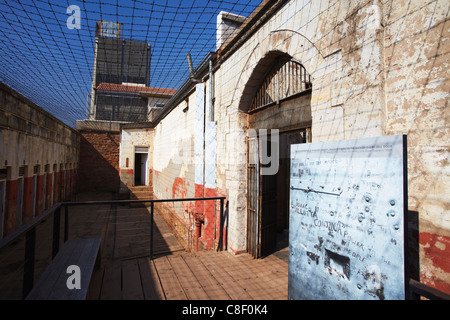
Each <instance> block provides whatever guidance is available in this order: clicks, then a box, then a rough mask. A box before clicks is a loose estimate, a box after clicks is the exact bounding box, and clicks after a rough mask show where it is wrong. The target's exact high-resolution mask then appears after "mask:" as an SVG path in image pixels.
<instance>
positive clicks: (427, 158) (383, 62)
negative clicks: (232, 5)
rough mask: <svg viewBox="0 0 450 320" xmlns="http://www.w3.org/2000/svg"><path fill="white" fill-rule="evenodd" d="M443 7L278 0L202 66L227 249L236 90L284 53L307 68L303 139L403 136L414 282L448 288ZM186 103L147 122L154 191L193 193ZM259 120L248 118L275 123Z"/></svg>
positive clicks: (191, 127) (238, 118)
mask: <svg viewBox="0 0 450 320" xmlns="http://www.w3.org/2000/svg"><path fill="white" fill-rule="evenodd" d="M448 12H449V4H448V1H445V0H435V1H430V2H427V3H424V2H423V1H415V0H410V1H395V2H394V1H377V0H374V1H372V0H369V1H368V0H360V1H337V0H334V1H307V0H304V1H302V0H297V1H289V2H287V3H286V4H285V5H284V6H283V7H282V8H281V9H280V10H279V11H278V12H277V13H276V14H274V15H273V16H272V17H270V18H269V19H268V20H267V21H266V22H265V23H264V24H263V25H262V26H261V27H260V28H259V29H257V30H255V31H254V32H253V33H252V34H250V35H249V36H248V38H246V40H245V41H244V42H243V43H242V44H241V45H240V46H239V47H238V48H237V49H236V50H235V51H233V53H232V54H231V55H230V56H229V57H228V58H226V59H225V60H222V61H220V64H219V65H218V66H217V68H216V69H215V70H214V99H215V101H214V117H215V118H214V122H215V129H214V130H216V139H215V141H214V142H215V144H216V156H215V161H216V166H215V167H216V171H215V181H216V191H217V192H218V193H219V190H220V193H221V194H225V195H226V196H227V200H228V201H229V221H228V248H229V250H230V251H232V252H236V253H238V252H245V251H246V228H247V226H246V224H247V194H246V193H247V170H246V161H247V159H246V157H247V154H246V134H247V133H246V132H247V129H248V128H249V127H250V126H253V125H254V124H252V123H251V122H250V120H251V119H250V117H249V115H248V113H247V112H246V111H247V110H248V107H249V104H250V103H251V100H252V98H253V97H252V96H251V95H249V94H248V93H249V92H251V91H252V90H253V89H254V88H256V87H257V86H258V83H259V81H260V80H261V77H263V76H264V74H265V72H267V71H268V70H267V69H266V68H268V67H270V65H265V64H264V63H261V62H262V61H267V58H268V57H271V55H273V54H283V55H289V56H291V57H292V58H293V59H295V60H296V61H298V62H300V63H302V64H303V65H304V67H305V68H306V71H307V72H308V73H309V74H310V75H311V76H312V86H313V87H312V93H311V96H310V101H309V104H310V108H311V115H312V117H311V123H312V125H311V127H312V141H313V142H320V141H331V140H343V139H355V138H363V137H375V136H383V135H394V134H407V135H408V177H409V207H410V209H411V210H414V211H416V212H418V220H417V221H418V224H417V226H416V230H415V231H417V234H418V237H417V238H416V239H415V242H416V243H418V244H419V249H417V251H418V255H419V257H418V261H419V264H420V270H419V272H420V276H421V281H423V282H424V283H427V284H431V285H434V286H435V287H437V288H438V289H440V290H443V291H445V292H450V286H449V283H450V278H449V277H450V273H449V272H450V268H449V266H450V262H449V257H450V254H449V250H450V220H449V216H450V215H449V214H448V210H449V196H448V195H449V194H450V190H449V183H448V181H449V169H448V168H449V166H448V159H449V141H450V139H449V128H450V126H449V121H448V120H449V114H450V112H449V108H448V98H449V94H448V93H449V89H450V83H449V74H448V70H449V62H448V61H450V59H449V48H450V45H449V36H448V34H449V26H450V24H449V21H448ZM219 59H220V54H219ZM206 91H207V92H206V95H208V90H206ZM195 101H196V98H195V92H193V93H191V94H189V95H188V105H189V110H188V111H187V112H183V109H185V108H186V107H187V106H188V105H187V104H186V102H183V103H180V105H178V106H177V107H176V108H175V109H173V111H171V112H170V113H169V114H168V115H167V116H166V117H165V118H164V119H163V120H162V122H161V123H159V124H158V125H157V126H156V128H155V146H154V148H155V149H154V150H155V157H154V169H155V171H154V182H155V195H156V196H157V197H159V198H171V197H177V196H183V197H187V196H194V195H198V193H197V192H196V187H195V185H196V183H195V181H196V177H197V178H198V175H197V174H198V173H199V172H198V170H200V169H196V167H195V161H194V160H195V159H196V157H199V158H202V157H204V153H203V156H202V155H201V153H195V152H194V150H197V149H196V148H195V144H196V142H198V140H196V139H197V137H196V129H195V128H196V125H197V123H196V121H195V109H194V110H193V108H194V106H195ZM205 101H208V98H205ZM266 114H267V113H266ZM279 114H283V112H280V113H279ZM256 118H258V116H257V117H256ZM300 118H301V117H300ZM300 118H299V120H298V121H302V119H300ZM264 121H265V122H261V123H260V124H259V125H260V126H266V124H267V126H268V127H269V126H270V127H271V128H273V126H276V121H274V123H270V119H269V120H267V119H265V120H264ZM267 121H269V122H267ZM293 121H294V122H295V121H297V120H293ZM291 124H292V123H291ZM203 125H205V124H203ZM197 129H198V128H197ZM213 140H214V139H213ZM185 148H186V149H187V150H189V151H190V153H189V152H188V154H187V153H186V152H184V150H185ZM200 151H201V150H200ZM181 218H182V219H184V220H186V217H181ZM182 219H181V220H182ZM413 240H414V239H413ZM413 242H414V241H413Z"/></svg>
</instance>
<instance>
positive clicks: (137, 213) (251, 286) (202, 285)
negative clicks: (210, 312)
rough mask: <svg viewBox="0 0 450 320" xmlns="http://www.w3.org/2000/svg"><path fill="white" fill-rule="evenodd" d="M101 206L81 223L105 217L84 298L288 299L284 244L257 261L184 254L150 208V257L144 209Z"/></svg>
mask: <svg viewBox="0 0 450 320" xmlns="http://www.w3.org/2000/svg"><path fill="white" fill-rule="evenodd" d="M102 210H104V211H105V212H104V214H100V216H101V218H100V217H99V216H97V217H95V216H92V215H91V217H90V218H85V220H84V221H82V223H81V225H83V224H90V221H89V220H92V219H94V220H95V221H96V222H99V220H101V219H103V220H104V222H106V225H105V226H103V227H102V231H101V232H102V233H103V236H102V239H103V245H102V253H101V255H102V264H101V267H100V269H98V270H96V271H95V272H94V275H93V280H92V282H91V287H90V291H89V299H92V300H98V299H100V300H111V299H114V300H147V299H148V300H236V299H239V300H253V299H257V300H260V299H262V300H285V299H287V292H288V288H287V285H288V284H287V279H288V264H287V262H286V259H284V258H283V257H284V253H285V252H286V251H287V248H284V249H282V250H280V251H278V252H277V253H276V254H274V255H271V256H268V257H266V258H264V259H258V260H256V259H253V258H252V257H250V256H249V255H247V254H242V255H238V256H235V255H233V254H231V253H228V252H215V251H201V252H197V253H188V252H186V251H185V250H184V247H183V246H182V245H181V244H180V243H179V242H178V240H177V239H176V237H175V236H174V235H173V234H172V232H171V230H170V228H169V227H168V226H167V224H166V223H165V222H164V220H163V219H162V218H161V217H160V216H159V214H158V213H157V212H156V211H155V215H154V218H155V225H154V231H155V238H154V253H155V258H154V259H153V260H150V259H149V243H150V240H149V229H150V219H149V212H148V209H146V208H129V207H128V206H127V207H118V208H110V207H103V208H97V209H96V212H97V214H99V212H101V211H102ZM78 216H79V219H82V214H80V213H78ZM79 226H80V223H79V224H78V227H77V228H79ZM82 229H83V228H82Z"/></svg>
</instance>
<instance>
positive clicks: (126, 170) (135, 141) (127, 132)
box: [119, 128, 153, 191]
mask: <svg viewBox="0 0 450 320" xmlns="http://www.w3.org/2000/svg"><path fill="white" fill-rule="evenodd" d="M136 146H138V147H148V150H149V153H148V164H149V166H148V173H147V174H148V177H149V183H148V185H149V186H152V185H153V168H152V165H153V129H152V128H136V129H131V128H130V129H122V132H121V137H120V156H119V173H120V183H121V189H124V191H126V189H129V188H130V187H132V186H134V160H135V159H134V158H135V147H136Z"/></svg>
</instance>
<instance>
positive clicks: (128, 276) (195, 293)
mask: <svg viewBox="0 0 450 320" xmlns="http://www.w3.org/2000/svg"><path fill="white" fill-rule="evenodd" d="M89 299H94V300H97V299H100V300H109V299H115V300H144V299H145V300H285V299H287V265H286V263H284V262H283V261H282V260H280V259H278V258H276V257H272V256H269V257H267V258H265V259H263V260H254V259H253V258H251V257H249V256H248V255H240V256H232V255H231V254H230V253H228V252H221V253H215V252H206V251H205V252H200V253H182V254H175V255H167V256H162V257H158V258H156V259H153V260H150V259H148V258H137V259H129V260H115V261H112V262H110V263H107V264H106V265H104V266H103V267H102V268H101V269H100V270H99V271H97V272H96V274H95V275H94V280H93V284H92V286H91V290H90V295H89Z"/></svg>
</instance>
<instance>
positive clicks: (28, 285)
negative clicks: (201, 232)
mask: <svg viewBox="0 0 450 320" xmlns="http://www.w3.org/2000/svg"><path fill="white" fill-rule="evenodd" d="M210 200H211V201H216V200H220V216H219V219H220V220H219V223H220V233H219V243H218V247H217V251H219V250H220V251H221V250H223V247H224V221H225V219H226V218H227V217H226V213H225V200H226V197H203V198H181V199H149V200H107V201H81V202H60V203H57V204H55V205H54V206H53V207H51V208H49V209H47V210H46V211H44V212H43V213H42V214H40V215H39V216H37V217H35V218H34V219H32V220H30V221H29V222H27V223H26V224H24V225H22V226H21V227H19V228H18V229H17V230H15V231H14V232H13V233H11V234H9V235H8V236H6V237H5V238H3V239H1V240H0V251H1V250H2V249H4V248H6V247H8V246H9V245H14V244H15V243H16V242H17V241H18V240H17V239H19V238H20V237H22V236H25V250H24V256H23V260H22V262H23V282H22V298H23V299H25V298H26V296H27V295H28V293H29V292H30V291H31V289H32V288H33V284H34V277H35V256H36V250H35V248H36V228H37V226H38V225H40V223H41V222H43V221H46V220H47V219H49V218H51V217H52V215H53V230H52V235H51V238H52V240H51V242H52V246H51V259H53V258H54V257H55V256H56V254H57V253H58V251H59V248H60V240H61V213H62V210H64V226H63V227H64V228H63V242H66V241H67V240H68V238H69V207H74V206H87V205H127V204H145V203H150V248H149V258H150V259H153V235H154V232H153V224H154V203H161V202H184V201H210ZM225 248H226V245H225Z"/></svg>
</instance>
